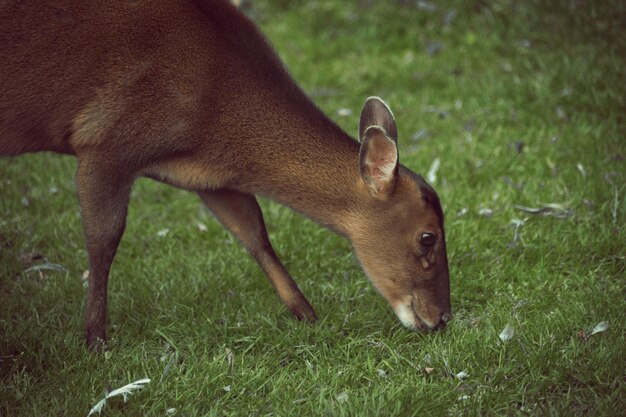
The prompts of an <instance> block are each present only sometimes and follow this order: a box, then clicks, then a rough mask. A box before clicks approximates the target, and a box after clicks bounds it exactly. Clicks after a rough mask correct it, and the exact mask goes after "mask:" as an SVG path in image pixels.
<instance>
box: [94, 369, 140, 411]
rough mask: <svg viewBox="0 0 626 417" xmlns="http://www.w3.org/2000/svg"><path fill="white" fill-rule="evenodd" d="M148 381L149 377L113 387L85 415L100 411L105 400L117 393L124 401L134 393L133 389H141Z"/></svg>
mask: <svg viewBox="0 0 626 417" xmlns="http://www.w3.org/2000/svg"><path fill="white" fill-rule="evenodd" d="M149 382H150V378H144V379H140V380H138V381H135V382H131V383H130V384H128V385H124V386H123V387H121V388H117V389H114V390H113V391H111V392H109V393H108V394H107V395H106V396H105V397H104V398H103V399H102V400H100V401H98V403H97V404H96V405H94V406H93V407H92V408H91V410H89V414H87V417H89V416H91V415H93V414H96V413H97V414H100V413H101V412H102V409H103V408H104V406H105V405H106V403H107V400H108V399H109V398H111V397H116V396H118V395H121V396H122V397H124V402H126V399H127V398H128V397H129V396H131V395H132V394H134V393H135V391H138V390H140V389H142V388H143V387H144V386H145V385H146V384H148V383H149Z"/></svg>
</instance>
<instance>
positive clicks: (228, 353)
mask: <svg viewBox="0 0 626 417" xmlns="http://www.w3.org/2000/svg"><path fill="white" fill-rule="evenodd" d="M224 352H225V353H226V363H227V364H228V367H229V368H232V367H233V364H234V363H235V355H233V351H232V350H230V349H229V348H225V349H224Z"/></svg>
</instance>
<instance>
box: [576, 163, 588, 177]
mask: <svg viewBox="0 0 626 417" xmlns="http://www.w3.org/2000/svg"><path fill="white" fill-rule="evenodd" d="M576 169H577V170H578V172H580V175H582V176H583V178H584V177H586V176H587V172H586V171H585V167H584V166H583V164H581V163H580V162H577V163H576Z"/></svg>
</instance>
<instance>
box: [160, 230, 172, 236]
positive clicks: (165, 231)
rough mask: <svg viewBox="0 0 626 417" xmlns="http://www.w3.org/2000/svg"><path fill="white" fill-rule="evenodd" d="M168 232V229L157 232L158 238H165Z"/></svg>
mask: <svg viewBox="0 0 626 417" xmlns="http://www.w3.org/2000/svg"><path fill="white" fill-rule="evenodd" d="M169 232H170V229H161V230H159V231H158V232H157V236H158V237H165V236H167V235H168V233H169Z"/></svg>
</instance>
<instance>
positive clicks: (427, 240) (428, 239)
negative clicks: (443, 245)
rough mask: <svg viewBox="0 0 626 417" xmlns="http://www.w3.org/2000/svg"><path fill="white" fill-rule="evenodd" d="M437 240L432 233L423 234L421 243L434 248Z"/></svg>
mask: <svg viewBox="0 0 626 417" xmlns="http://www.w3.org/2000/svg"><path fill="white" fill-rule="evenodd" d="M436 240H437V238H436V237H435V235H433V234H432V233H422V235H421V236H420V243H421V244H422V245H424V246H432V245H434V244H435V241H436Z"/></svg>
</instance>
